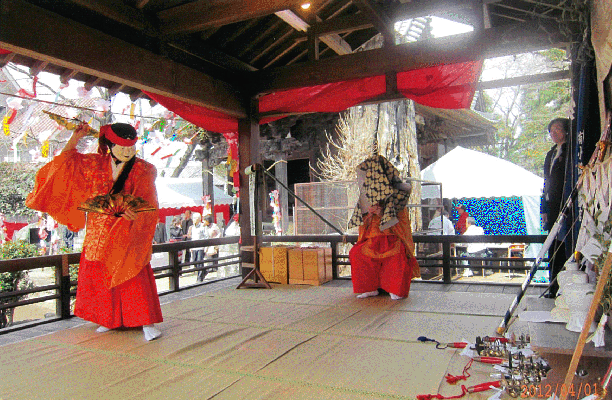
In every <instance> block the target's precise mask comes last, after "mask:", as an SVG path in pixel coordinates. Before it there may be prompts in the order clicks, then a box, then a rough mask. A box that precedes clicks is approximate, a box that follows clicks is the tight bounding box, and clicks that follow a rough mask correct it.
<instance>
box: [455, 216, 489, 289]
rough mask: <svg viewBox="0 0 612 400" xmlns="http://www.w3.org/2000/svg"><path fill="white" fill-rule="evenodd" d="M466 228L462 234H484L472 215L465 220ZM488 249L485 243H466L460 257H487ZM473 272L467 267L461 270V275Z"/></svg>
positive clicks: (469, 274)
mask: <svg viewBox="0 0 612 400" xmlns="http://www.w3.org/2000/svg"><path fill="white" fill-rule="evenodd" d="M465 223H466V225H467V228H466V230H465V232H464V233H463V235H464V236H479V235H484V234H485V231H484V229H483V228H482V227H480V226H478V225H476V219H475V218H474V217H467V219H466V221H465ZM488 256H489V250H488V249H487V245H486V243H468V244H467V249H466V251H465V252H464V253H462V254H461V257H488ZM473 275H474V273H473V272H472V270H470V269H469V268H466V269H465V270H464V271H463V276H465V277H470V276H473Z"/></svg>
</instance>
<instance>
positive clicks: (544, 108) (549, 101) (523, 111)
mask: <svg viewBox="0 0 612 400" xmlns="http://www.w3.org/2000/svg"><path fill="white" fill-rule="evenodd" d="M497 63H498V64H497V66H496V68H497V70H498V74H499V73H501V75H502V76H503V77H504V78H509V77H513V76H521V75H529V74H535V73H543V72H551V71H555V70H559V69H564V68H567V61H566V54H565V51H563V50H559V49H551V50H547V51H542V52H538V53H533V54H524V55H518V56H512V57H504V58H503V60H498V61H497ZM497 79H499V75H498V78H497ZM570 96H571V92H570V87H569V81H568V80H560V81H552V82H543V83H538V84H531V85H519V86H513V87H506V88H502V89H496V90H488V91H486V92H485V93H483V97H484V98H483V100H482V101H481V102H480V104H482V105H484V106H485V107H486V108H485V110H483V111H485V112H489V113H493V114H494V116H495V118H496V120H497V123H496V127H497V132H496V136H495V144H494V145H491V146H485V147H483V148H482V149H481V150H482V151H484V152H486V153H488V154H491V155H494V156H496V157H499V158H502V159H504V160H508V161H510V162H513V163H515V164H517V165H520V166H521V167H523V168H525V169H527V170H529V171H531V172H533V173H535V174H537V175H540V176H541V175H542V168H543V165H544V158H545V156H546V152H547V151H548V149H549V148H550V147H551V146H552V142H551V141H550V140H549V138H548V132H547V131H546V127H547V125H548V123H549V122H550V120H552V119H553V118H556V117H566V116H568V115H569V111H570Z"/></svg>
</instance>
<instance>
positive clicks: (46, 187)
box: [26, 123, 163, 340]
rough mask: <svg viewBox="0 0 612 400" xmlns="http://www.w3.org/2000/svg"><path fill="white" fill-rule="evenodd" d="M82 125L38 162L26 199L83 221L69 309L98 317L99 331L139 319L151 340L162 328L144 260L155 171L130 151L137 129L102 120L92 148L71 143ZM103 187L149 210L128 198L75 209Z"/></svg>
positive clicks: (74, 223) (153, 216)
mask: <svg viewBox="0 0 612 400" xmlns="http://www.w3.org/2000/svg"><path fill="white" fill-rule="evenodd" d="M87 130H88V126H87V125H86V124H83V125H81V126H80V127H79V128H77V129H76V130H75V131H74V133H73V134H72V137H71V138H70V140H69V141H68V143H67V144H66V146H65V147H64V150H63V151H62V153H61V154H60V155H58V156H56V157H55V158H54V159H53V160H52V161H51V162H49V163H48V164H47V165H45V166H44V167H43V168H41V169H40V171H39V172H38V174H37V175H36V185H35V187H34V190H33V191H32V193H30V195H29V196H28V198H27V200H26V204H27V206H28V207H30V208H33V209H35V210H40V211H43V212H47V213H49V214H50V215H52V216H53V218H55V219H56V220H57V221H58V222H59V223H61V224H64V225H66V226H68V228H69V229H70V230H72V231H78V230H80V229H82V228H83V227H85V226H86V236H85V242H84V244H83V251H82V253H81V263H80V267H79V282H78V288H77V298H76V305H75V310H74V314H75V315H76V316H78V317H81V318H83V319H85V320H88V321H91V322H94V323H97V324H99V325H100V326H99V327H98V329H97V331H98V332H106V331H108V330H110V329H115V328H119V327H139V326H142V327H143V332H144V336H145V339H146V340H153V339H156V338H158V337H159V336H161V332H160V331H159V330H157V329H156V328H155V327H154V325H153V324H155V323H158V322H162V321H163V318H162V313H161V307H160V303H159V297H158V295H157V287H156V285H155V278H154V276H153V271H152V269H151V264H150V261H151V250H152V248H151V243H152V240H153V235H154V233H155V224H156V223H157V219H158V217H157V207H158V203H157V192H156V190H155V177H156V176H157V172H156V169H155V167H154V166H153V165H151V164H149V163H148V162H146V161H144V160H141V159H139V158H137V157H135V155H136V147H135V144H136V140H137V135H136V130H135V129H134V128H133V127H132V126H131V125H128V124H121V123H117V124H113V125H105V126H102V127H101V128H100V136H99V148H98V154H81V153H79V152H78V151H77V149H76V147H77V143H78V142H79V140H80V139H81V138H83V137H84V136H86V135H87ZM109 194H116V196H126V198H127V195H132V196H136V197H138V198H141V199H142V200H144V201H145V202H146V203H145V204H147V203H148V204H147V206H149V209H150V210H149V211H146V212H138V213H137V212H136V211H137V210H136V209H135V208H134V207H135V206H134V205H133V204H130V205H125V204H123V205H121V204H119V205H117V204H116V202H115V205H114V207H115V209H114V211H115V213H114V214H111V215H108V214H107V213H105V212H88V213H87V214H85V212H84V211H81V210H80V209H79V207H80V206H82V204H83V203H84V202H86V201H88V200H89V201H91V199H92V198H94V197H96V196H103V195H109ZM115 198H117V197H115ZM121 198H123V197H121ZM119 203H121V202H119ZM106 207H107V208H106V209H105V210H108V204H106ZM116 207H119V210H118V211H117V208H116ZM90 211H91V210H90ZM100 211H104V210H100ZM86 216H87V218H86Z"/></svg>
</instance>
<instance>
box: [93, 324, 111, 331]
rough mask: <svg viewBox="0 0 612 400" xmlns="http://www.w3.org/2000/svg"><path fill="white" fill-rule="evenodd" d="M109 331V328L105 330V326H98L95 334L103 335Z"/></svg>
mask: <svg viewBox="0 0 612 400" xmlns="http://www.w3.org/2000/svg"><path fill="white" fill-rule="evenodd" d="M110 330H111V329H110V328H107V327H105V326H102V325H100V326H99V327H98V329H96V332H98V333H104V332H108V331H110Z"/></svg>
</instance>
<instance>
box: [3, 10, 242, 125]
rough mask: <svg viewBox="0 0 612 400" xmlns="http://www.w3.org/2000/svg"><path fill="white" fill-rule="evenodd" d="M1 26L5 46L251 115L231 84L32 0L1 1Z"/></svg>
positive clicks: (113, 79)
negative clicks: (68, 17)
mask: <svg viewBox="0 0 612 400" xmlns="http://www.w3.org/2000/svg"><path fill="white" fill-rule="evenodd" d="M32 21H36V23H35V24H32ZM0 26H1V27H2V29H0V48H4V49H7V50H10V51H14V52H16V53H18V54H23V55H26V56H28V57H32V58H34V59H37V60H41V61H47V62H50V63H52V64H56V65H59V66H60V67H63V68H67V69H70V70H74V71H79V72H83V73H86V74H89V75H93V76H96V77H99V78H102V79H104V80H108V81H111V82H115V83H119V84H123V85H126V86H130V87H134V88H137V89H139V90H147V91H150V92H153V93H158V94H161V95H164V96H168V97H172V98H175V99H178V100H182V101H187V102H190V103H194V104H197V105H200V106H203V107H207V108H209V109H212V110H216V111H220V112H224V113H226V114H229V115H230V116H234V117H238V118H242V117H244V115H245V111H244V106H243V102H242V99H241V98H240V97H239V96H238V94H237V91H236V90H235V89H234V87H233V86H232V85H230V84H229V83H227V82H223V81H220V80H215V79H213V78H211V77H210V76H208V75H205V74H203V73H201V72H199V71H196V70H194V69H192V68H189V67H186V66H184V65H181V64H178V63H176V62H174V61H172V60H169V59H167V58H165V57H162V56H159V55H157V54H154V53H152V52H150V51H147V50H144V49H142V48H139V47H137V46H134V45H132V44H130V43H127V42H124V41H122V40H119V39H117V38H114V37H112V36H109V35H106V34H104V33H102V32H99V31H97V30H95V29H92V28H89V27H87V26H85V25H82V24H79V23H77V22H75V21H72V20H70V19H67V18H64V17H62V16H60V15H57V14H54V13H51V12H49V11H47V10H44V9H42V8H40V7H37V6H34V5H32V4H30V3H28V2H27V1H24V0H0ZM24 27H28V29H24ZM41 38H44V40H41Z"/></svg>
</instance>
